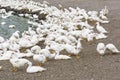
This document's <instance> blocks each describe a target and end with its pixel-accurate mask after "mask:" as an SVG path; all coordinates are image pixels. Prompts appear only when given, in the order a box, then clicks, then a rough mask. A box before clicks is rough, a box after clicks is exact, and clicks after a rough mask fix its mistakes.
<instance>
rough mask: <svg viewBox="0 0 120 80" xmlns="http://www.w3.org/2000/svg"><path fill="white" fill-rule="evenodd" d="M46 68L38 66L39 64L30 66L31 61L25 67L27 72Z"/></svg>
mask: <svg viewBox="0 0 120 80" xmlns="http://www.w3.org/2000/svg"><path fill="white" fill-rule="evenodd" d="M45 70H46V68H43V67H40V66H32V63H31V62H30V63H29V64H28V67H27V69H26V72H27V73H36V72H42V71H45Z"/></svg>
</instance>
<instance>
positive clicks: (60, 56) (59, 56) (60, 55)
mask: <svg viewBox="0 0 120 80" xmlns="http://www.w3.org/2000/svg"><path fill="white" fill-rule="evenodd" d="M60 59H62V60H63V59H71V57H69V56H67V55H62V54H59V53H57V54H56V55H55V60H60Z"/></svg>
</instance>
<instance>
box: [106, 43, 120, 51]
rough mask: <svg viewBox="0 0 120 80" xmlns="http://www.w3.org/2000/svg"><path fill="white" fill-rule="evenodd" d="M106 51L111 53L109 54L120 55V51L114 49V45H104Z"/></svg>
mask: <svg viewBox="0 0 120 80" xmlns="http://www.w3.org/2000/svg"><path fill="white" fill-rule="evenodd" d="M106 49H108V50H109V51H111V53H120V51H119V50H118V49H117V48H116V47H115V45H113V44H111V43H109V44H107V45H106Z"/></svg>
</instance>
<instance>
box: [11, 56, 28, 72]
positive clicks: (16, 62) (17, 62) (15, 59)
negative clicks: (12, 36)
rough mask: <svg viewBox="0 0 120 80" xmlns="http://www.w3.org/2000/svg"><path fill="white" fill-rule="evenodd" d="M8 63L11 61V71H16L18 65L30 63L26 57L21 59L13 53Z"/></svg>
mask: <svg viewBox="0 0 120 80" xmlns="http://www.w3.org/2000/svg"><path fill="white" fill-rule="evenodd" d="M10 63H11V64H12V66H13V69H12V71H13V72H16V71H17V68H20V67H22V66H25V64H28V63H30V61H29V60H27V59H23V58H20V59H19V58H18V57H17V56H15V54H13V55H11V59H10Z"/></svg>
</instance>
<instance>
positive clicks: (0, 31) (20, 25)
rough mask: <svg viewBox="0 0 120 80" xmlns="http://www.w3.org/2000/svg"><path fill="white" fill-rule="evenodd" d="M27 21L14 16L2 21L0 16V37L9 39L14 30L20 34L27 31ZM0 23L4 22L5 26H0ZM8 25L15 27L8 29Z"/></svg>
mask: <svg viewBox="0 0 120 80" xmlns="http://www.w3.org/2000/svg"><path fill="white" fill-rule="evenodd" d="M27 21H28V19H26V18H23V17H18V16H15V15H12V16H10V17H8V18H6V19H2V18H1V14H0V36H2V37H4V38H9V37H10V36H11V35H12V33H14V32H15V31H16V30H19V31H20V32H21V33H22V32H23V31H25V30H27V29H28V26H29V24H28V23H27ZM1 22H6V24H4V25H2V24H1ZM9 25H15V26H16V27H15V28H9Z"/></svg>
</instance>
